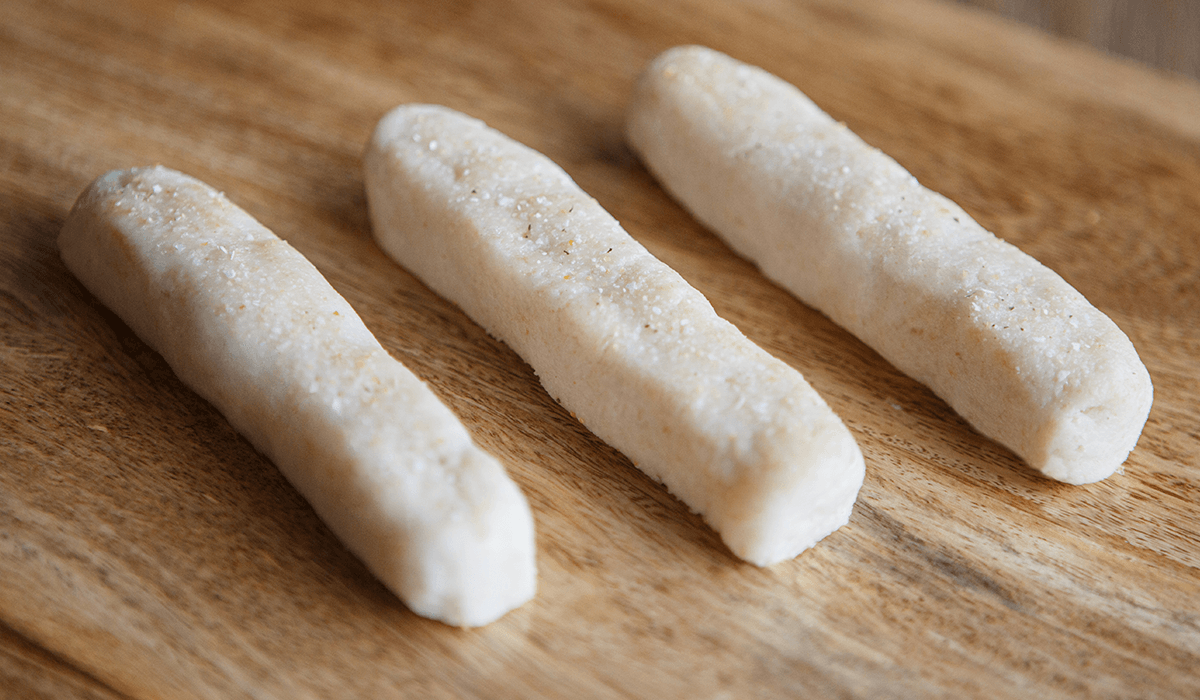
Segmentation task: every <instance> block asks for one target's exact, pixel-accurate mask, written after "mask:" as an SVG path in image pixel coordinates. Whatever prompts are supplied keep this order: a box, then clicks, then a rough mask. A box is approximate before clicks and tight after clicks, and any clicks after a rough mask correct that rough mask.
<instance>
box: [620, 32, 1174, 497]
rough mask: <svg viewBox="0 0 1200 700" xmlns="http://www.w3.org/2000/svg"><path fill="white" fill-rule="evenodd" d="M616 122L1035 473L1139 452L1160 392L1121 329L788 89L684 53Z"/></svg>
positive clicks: (706, 209)
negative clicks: (624, 122) (1136, 448)
mask: <svg viewBox="0 0 1200 700" xmlns="http://www.w3.org/2000/svg"><path fill="white" fill-rule="evenodd" d="M627 129H628V136H629V139H630V142H631V143H632V145H633V148H634V149H635V150H636V151H637V152H638V153H639V154H640V156H641V158H642V159H643V161H644V162H645V163H646V166H647V167H648V168H649V170H650V171H651V172H653V173H654V175H655V176H656V177H658V178H659V180H660V181H661V182H662V183H663V186H664V187H665V188H666V189H667V190H668V191H670V192H671V194H672V195H673V196H675V197H676V198H677V199H678V200H679V201H680V202H681V203H682V204H683V205H684V206H685V207H687V208H688V209H689V210H690V211H691V212H692V213H693V214H694V215H695V216H696V217H697V218H698V219H699V220H700V221H701V222H703V223H704V224H705V225H707V226H709V227H710V228H711V229H712V230H714V231H715V232H716V233H717V234H718V235H720V236H721V237H723V238H724V239H725V241H726V242H727V243H728V244H729V245H730V246H731V247H733V249H734V250H736V251H738V252H739V253H741V254H742V255H745V256H746V257H747V258H749V259H750V260H752V261H754V262H755V263H757V264H758V265H759V267H760V268H761V269H762V271H763V272H764V273H765V274H766V275H767V276H768V277H770V278H771V279H773V280H774V281H776V282H778V283H779V284H780V285H782V286H783V287H785V288H786V289H788V290H790V291H791V292H792V293H794V294H795V295H796V296H797V297H799V298H800V299H801V300H802V301H804V302H805V303H807V304H810V305H812V306H813V307H814V308H816V309H818V310H820V311H822V312H824V313H825V314H827V315H828V316H829V317H830V318H832V319H833V320H834V321H835V322H837V323H838V324H840V325H842V326H843V327H845V328H846V329H848V330H849V331H851V332H852V333H854V334H855V335H857V336H858V337H859V338H861V339H862V340H863V341H864V342H865V343H866V344H868V345H870V346H871V347H872V348H874V349H875V350H876V351H877V352H879V353H880V354H881V355H882V356H883V357H884V358H886V359H887V360H888V361H889V362H891V363H892V364H894V365H895V366H896V367H897V368H899V369H900V370H901V371H903V372H905V373H906V374H908V375H910V376H912V377H914V378H915V379H917V380H919V381H921V382H924V383H925V384H926V385H928V386H929V387H930V388H931V389H933V390H934V391H935V392H936V393H937V394H938V395H939V396H941V397H942V398H943V399H944V400H945V401H946V402H947V403H948V404H949V405H950V406H952V407H953V408H954V409H955V410H956V411H958V413H959V414H960V415H962V416H963V417H964V418H966V420H967V421H969V422H970V423H971V424H972V425H974V426H975V427H976V428H977V429H978V430H979V431H980V432H982V433H983V434H985V435H988V436H989V437H991V438H993V439H995V440H997V441H998V442H1000V443H1002V444H1004V445H1006V446H1008V447H1009V448H1010V449H1012V450H1013V451H1014V452H1016V453H1017V454H1018V455H1020V456H1021V457H1022V458H1024V459H1025V460H1026V461H1027V462H1028V463H1029V464H1030V465H1032V466H1033V467H1034V468H1036V469H1038V470H1040V471H1041V472H1043V473H1044V474H1046V475H1047V476H1049V477H1052V478H1054V479H1058V480H1061V481H1065V482H1069V483H1075V484H1078V483H1086V482H1091V481H1097V480H1099V479H1103V478H1105V477H1107V476H1109V475H1110V474H1112V473H1113V472H1114V471H1116V470H1117V469H1118V468H1119V467H1120V466H1121V464H1122V463H1123V462H1124V461H1125V459H1126V457H1127V456H1128V455H1129V452H1130V451H1131V450H1132V449H1133V447H1134V445H1135V444H1136V443H1137V440H1138V436H1139V435H1140V434H1141V430H1142V426H1143V425H1144V424H1145V422H1146V418H1147V415H1148V413H1149V411H1150V404H1151V401H1152V398H1153V387H1152V386H1151V383H1150V376H1149V374H1148V373H1147V371H1146V368H1145V366H1143V364H1142V362H1141V360H1140V359H1139V358H1138V355H1137V352H1136V351H1135V350H1134V348H1133V345H1132V343H1130V342H1129V339H1128V338H1127V337H1126V336H1125V335H1124V334H1123V333H1122V332H1121V330H1120V329H1119V328H1117V326H1116V324H1114V323H1113V322H1112V321H1111V320H1110V319H1109V318H1108V317H1107V316H1105V315H1104V314H1103V313H1101V312H1100V311H1098V310H1097V309H1096V308H1095V307H1093V306H1092V305H1091V304H1089V303H1088V301H1087V300H1086V299H1084V298H1083V296H1082V295H1081V294H1079V292H1077V291H1076V290H1075V289H1074V288H1072V287H1071V286H1070V285H1068V284H1067V283H1066V282H1065V281H1063V279H1062V278H1061V277H1059V276H1058V275H1057V274H1055V273H1054V272H1052V271H1051V270H1049V269H1047V268H1046V267H1044V266H1043V265H1041V264H1040V263H1038V262H1037V261H1036V260H1034V259H1033V258H1032V257H1030V256H1028V255H1026V254H1024V253H1022V252H1021V251H1020V250H1018V249H1017V248H1016V247H1015V246H1012V245H1010V244H1008V243H1005V242H1004V241H1001V240H999V239H997V238H996V237H995V236H993V235H992V234H990V233H988V232H987V231H985V230H984V229H983V228H982V227H981V226H979V224H977V223H976V222H975V221H974V220H972V219H971V217H969V216H968V215H967V214H966V212H964V211H963V210H962V209H961V208H960V207H958V206H957V205H955V204H954V203H953V202H951V201H950V200H948V199H946V198H945V197H943V196H941V195H939V194H937V193H935V192H931V191H930V190H928V189H926V188H924V187H922V186H921V185H920V184H919V183H918V182H917V181H916V179H915V178H914V177H913V176H912V175H911V174H909V173H908V172H907V171H906V170H904V169H903V168H902V167H901V166H900V165H899V164H898V163H896V162H895V161H894V160H892V159H891V158H889V157H887V156H886V155H884V154H883V153H881V152H880V151H879V150H877V149H875V148H872V147H870V146H868V145H867V144H866V143H864V142H863V141H862V140H861V139H859V138H858V137H857V136H856V135H854V134H853V133H852V132H851V131H850V130H849V129H847V128H846V126H845V125H843V124H840V123H837V122H835V121H834V120H833V119H831V118H830V117H829V116H828V115H826V114H825V113H824V112H822V111H821V110H820V109H819V108H818V107H817V106H816V105H815V104H813V102H812V101H811V100H809V99H808V98H807V97H805V96H804V95H803V94H801V93H800V91H799V90H797V89H796V88H795V87H793V86H791V85H789V84H788V83H786V82H784V81H782V80H780V79H778V78H776V77H774V76H772V75H770V74H768V73H767V72H765V71H763V70H761V69H759V68H755V67H752V66H748V65H746V64H744V63H741V62H738V61H736V60H734V59H732V58H730V57H728V56H726V55H724V54H721V53H718V52H716V51H713V50H711V49H706V48H703V47H698V46H687V47H677V48H674V49H671V50H668V51H667V52H665V53H663V54H662V55H660V56H659V57H658V58H656V59H655V60H654V61H653V62H652V63H651V64H650V66H649V67H648V68H647V69H646V71H645V72H644V74H643V75H642V77H641V78H640V79H639V81H638V84H637V87H636V89H635V93H634V97H633V100H632V104H631V106H630V108H629V115H628V124H627Z"/></svg>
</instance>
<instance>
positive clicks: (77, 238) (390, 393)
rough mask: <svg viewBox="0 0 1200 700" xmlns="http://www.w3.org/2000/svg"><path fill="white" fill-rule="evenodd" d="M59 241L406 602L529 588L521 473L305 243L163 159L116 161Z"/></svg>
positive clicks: (77, 266)
mask: <svg viewBox="0 0 1200 700" xmlns="http://www.w3.org/2000/svg"><path fill="white" fill-rule="evenodd" d="M59 247H60V250H61V252H62V257H63V260H64V261H65V262H66V264H67V266H68V267H69V268H70V269H71V271H72V272H73V273H75V275H76V276H77V277H79V279H80V280H81V281H82V282H83V283H84V285H85V286H87V287H88V288H89V289H90V290H91V291H92V292H93V293H94V294H95V295H96V296H97V297H98V298H99V299H100V300H101V301H102V302H104V304H105V305H107V306H108V307H109V308H111V309H112V310H113V311H115V312H116V313H117V314H118V315H119V316H120V317H121V318H122V319H123V320H124V321H125V322H126V323H127V324H129V326H130V327H131V328H132V329H133V330H134V331H135V332H136V333H137V334H138V336H139V337H141V338H142V339H143V340H144V341H145V342H146V343H147V344H149V345H150V346H151V347H152V348H154V349H155V350H157V351H158V352H159V353H161V354H162V356H163V357H164V358H165V359H166V360H167V362H168V364H170V366H171V368H172V369H173V370H174V371H175V373H176V374H177V375H178V376H179V378H180V379H181V380H183V382H184V383H186V384H187V385H189V386H190V387H192V388H193V389H194V390H195V391H196V392H197V393H199V394H200V395H201V396H203V397H204V398H206V399H207V400H208V401H210V402H211V403H212V404H213V405H214V406H216V407H217V408H218V409H219V410H220V411H221V412H222V413H223V414H224V415H225V416H226V418H228V420H229V422H230V423H231V424H232V425H233V426H234V427H235V428H236V429H237V430H238V431H239V432H241V433H242V434H243V435H245V436H246V437H247V438H248V439H249V440H250V442H251V443H253V444H254V446H255V447H256V448H258V449H259V450H260V451H261V452H263V453H264V454H265V455H267V456H268V457H269V458H270V459H271V460H272V461H273V462H274V463H275V464H276V466H278V467H279V469H280V470H281V471H282V472H283V474H284V475H285V476H286V477H287V478H288V480H289V481H291V483H292V484H294V485H295V486H296V488H297V489H298V490H299V491H300V492H301V493H302V494H303V495H304V496H305V498H307V499H308V501H309V502H310V503H311V504H312V506H313V508H314V509H315V510H316V511H317V513H318V514H319V515H320V516H321V518H322V519H323V520H324V521H325V522H326V523H327V524H328V525H329V527H330V528H331V529H332V530H333V531H334V532H335V533H336V534H337V536H338V537H339V538H340V539H341V540H342V541H343V542H344V543H345V544H346V546H347V547H348V548H349V549H350V550H351V551H353V552H354V553H355V554H357V555H358V556H359V557H360V558H361V559H362V560H363V561H364V562H365V563H366V564H367V566H368V567H369V568H370V569H371V570H372V572H373V573H375V575H376V576H378V577H379V579H380V580H381V581H383V583H384V584H385V585H387V586H388V587H389V588H390V589H391V590H393V591H394V592H395V593H396V594H397V596H399V597H400V599H401V600H403V601H404V602H405V604H407V605H408V606H409V608H410V609H412V610H413V611H414V612H416V613H418V614H420V615H423V616H426V617H432V618H435V619H439V620H442V621H444V622H447V623H449V624H452V625H461V626H474V625H481V624H484V623H487V622H490V621H491V620H494V619H495V618H497V617H499V616H500V615H502V614H503V613H504V612H506V611H508V610H510V609H511V608H513V607H516V606H518V605H520V604H521V603H523V602H525V601H527V600H529V599H530V598H531V597H532V596H533V594H534V589H535V577H536V572H535V563H534V535H533V521H532V516H531V513H530V510H529V506H528V504H527V503H526V500H525V498H524V496H523V495H522V494H521V492H520V490H519V489H518V488H517V486H516V485H515V484H514V483H513V482H512V480H511V479H509V477H508V476H507V475H506V474H505V473H504V470H503V468H502V467H501V466H500V465H499V463H497V462H496V461H495V460H494V459H493V458H492V457H490V456H489V455H487V454H485V453H484V452H482V451H481V450H480V449H479V448H478V447H476V446H475V445H474V444H473V443H472V441H471V438H470V436H469V434H468V433H467V431H466V429H465V428H464V427H463V425H462V423H461V422H460V421H459V420H458V419H457V417H455V416H454V414H452V413H451V412H450V410H449V409H448V408H446V406H445V405H444V404H442V403H441V402H440V401H439V400H438V399H437V397H436V396H434V395H433V393H432V392H431V391H430V390H429V388H428V387H426V386H425V385H424V384H423V383H422V382H421V381H420V380H419V379H418V378H417V377H416V376H415V375H413V374H412V373H411V372H410V371H409V370H407V369H406V368H405V367H404V366H403V365H401V364H400V363H399V362H397V361H396V360H394V359H393V358H392V357H391V356H389V355H388V353H387V352H386V351H385V350H384V348H383V347H382V346H381V345H380V344H379V342H378V341H377V340H376V338H375V337H374V336H373V335H372V334H371V332H370V331H369V330H368V329H367V327H366V326H365V325H364V324H363V322H362V320H361V319H360V318H359V316H358V315H357V314H356V313H355V312H354V310H353V309H352V308H351V307H350V305H349V304H348V303H347V302H346V301H345V299H343V298H342V297H341V296H340V295H339V294H338V293H337V292H336V291H335V290H334V289H333V287H331V286H330V285H329V283H328V282H327V281H326V280H325V278H324V277H323V276H322V275H321V274H320V272H318V271H317V269H316V268H315V267H313V266H312V264H311V263H309V262H308V260H306V259H305V258H304V256H302V255H301V254H300V253H299V252H297V251H296V250H295V249H293V248H292V247H291V246H290V245H288V244H287V243H286V242H284V241H283V240H281V239H280V238H278V237H277V236H275V234H274V233H272V232H271V231H269V230H268V229H266V228H264V227H263V226H262V225H260V224H259V223H258V222H257V221H255V220H254V219H253V218H252V217H251V216H250V215H249V214H247V213H246V212H244V211H243V210H241V209H240V208H238V207H237V206H235V205H234V204H232V203H231V202H230V201H229V200H228V199H226V198H225V197H224V195H222V194H221V193H218V192H217V191H215V190H213V189H212V188H210V187H208V186H207V185H205V184H204V183H202V182H200V181H198V180H195V179H193V178H191V177H188V176H186V175H183V174H180V173H178V172H175V171H172V170H169V169H166V168H162V167H155V168H139V169H134V170H127V171H114V172H111V173H108V174H106V175H104V176H102V177H100V178H99V179H97V180H96V181H95V182H94V183H92V185H91V186H90V187H89V188H88V189H87V190H86V191H85V192H84V193H83V194H82V195H81V196H80V198H79V200H78V201H77V202H76V204H75V206H74V208H73V209H72V211H71V214H70V216H69V217H68V220H67V223H66V225H65V227H64V228H63V232H62V234H61V236H60V238H59Z"/></svg>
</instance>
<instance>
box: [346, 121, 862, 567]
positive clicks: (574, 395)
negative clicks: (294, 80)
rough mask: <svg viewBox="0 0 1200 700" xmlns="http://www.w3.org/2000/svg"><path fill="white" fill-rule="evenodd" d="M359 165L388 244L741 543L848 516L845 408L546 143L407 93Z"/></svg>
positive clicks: (740, 552) (802, 538)
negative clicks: (582, 183) (735, 319)
mask: <svg viewBox="0 0 1200 700" xmlns="http://www.w3.org/2000/svg"><path fill="white" fill-rule="evenodd" d="M365 167H366V181H367V194H368V202H369V207H370V211H371V219H372V223H373V226H374V231H375V235H376V238H377V239H378V241H379V243H380V245H381V246H382V247H383V249H384V250H385V251H387V252H388V253H389V254H390V255H391V256H392V257H394V258H395V259H396V260H397V261H398V262H400V263H401V264H402V265H404V266H405V267H406V268H408V269H409V270H411V271H412V272H413V273H415V274H416V275H417V276H418V277H420V278H421V279H422V280H424V281H425V282H426V283H427V284H428V285H430V286H431V287H432V288H433V289H434V290H435V291H437V292H438V293H439V294H441V295H443V296H445V297H446V298H448V299H450V300H452V301H454V302H455V303H456V304H458V305H459V306H460V307H461V308H462V309H463V310H464V311H466V313H467V314H468V315H470V316H471V317H472V318H473V319H475V321H477V322H478V323H480V324H481V325H482V326H483V327H484V328H486V329H487V330H488V331H489V332H490V333H492V334H493V335H495V336H496V337H498V338H500V339H501V340H503V341H504V342H506V343H508V344H509V346H511V347H512V348H513V349H514V350H515V351H516V352H517V353H518V354H520V355H521V356H522V357H523V358H524V359H525V360H526V361H527V362H528V363H529V364H530V365H531V366H532V367H533V368H534V370H535V371H536V372H537V374H538V377H539V378H540V380H541V382H542V384H543V385H544V386H545V388H546V390H547V391H548V392H549V393H550V394H551V395H552V396H553V397H554V398H556V399H557V400H558V401H559V402H560V403H562V405H563V406H565V407H566V408H568V409H569V410H570V411H571V412H572V413H573V414H574V415H575V416H576V417H577V418H578V419H579V420H580V421H581V422H582V423H583V424H584V425H586V426H587V427H588V428H589V429H590V430H591V431H592V432H594V433H595V434H596V435H597V436H599V437H600V438H602V439H603V440H605V441H606V442H608V443H609V444H611V445H613V446H614V447H616V448H617V449H619V450H621V451H622V452H623V453H625V455H626V456H628V457H629V458H630V459H631V460H632V461H633V462H634V464H636V465H637V466H638V467H639V468H640V469H642V470H643V471H644V472H646V473H647V474H649V475H650V476H652V477H654V478H655V479H658V480H660V481H662V482H663V483H664V484H665V485H666V486H667V487H668V488H669V489H670V491H671V492H672V493H674V494H675V495H676V496H677V497H679V498H680V499H681V500H683V501H684V502H685V503H686V504H688V505H689V506H690V507H691V508H692V509H693V510H695V511H697V512H699V513H700V514H702V515H703V516H704V518H705V520H706V521H707V522H708V523H709V524H710V525H711V526H712V527H713V528H714V529H715V530H716V531H717V532H718V533H719V534H720V535H721V537H722V539H723V541H724V542H725V543H726V544H727V545H728V546H729V548H730V550H731V551H732V552H733V553H734V554H736V555H737V556H739V557H741V558H743V559H746V560H748V561H751V562H753V563H755V564H759V565H766V564H771V563H774V562H778V561H781V560H784V559H789V558H792V557H794V556H796V555H797V554H798V553H799V552H801V551H803V550H804V549H806V548H808V547H810V546H812V545H813V544H814V543H816V542H817V541H818V540H820V539H821V538H823V537H825V536H826V535H828V534H829V533H831V532H832V531H834V530H835V529H837V528H838V527H840V526H841V525H843V524H845V523H846V522H847V520H848V518H849V516H850V512H851V509H852V507H853V504H854V501H855V499H856V496H857V493H858V490H859V487H860V486H861V485H862V481H863V472H864V466H863V458H862V454H861V453H860V451H859V449H858V446H857V444H856V443H855V441H854V439H853V437H852V435H851V434H850V432H849V431H848V430H847V428H846V427H845V426H844V425H843V424H842V422H841V420H840V419H839V418H838V417H837V416H836V415H834V413H833V412H832V410H831V409H830V408H829V407H828V405H827V404H826V403H825V402H824V400H822V399H821V397H820V396H818V394H817V393H816V391H814V390H813V389H812V387H810V386H809V385H808V383H807V382H806V381H805V380H804V378H803V377H802V376H801V375H800V373H798V372H797V371H795V370H794V369H792V368H791V367H789V366H788V365H786V364H785V363H784V362H782V361H780V360H778V359H776V358H774V357H772V356H771V355H770V354H768V353H767V352H766V351H764V350H762V349H761V348H759V347H758V346H757V345H755V344H754V343H752V342H750V341H749V340H748V339H747V338H746V337H745V336H744V335H743V334H742V333H741V332H740V331H738V330H737V329H736V328H735V327H734V326H733V325H732V324H730V323H728V322H726V321H724V320H722V319H721V318H719V317H718V316H717V315H716V313H715V312H714V311H713V309H712V306H711V305H710V304H709V303H708V300H707V299H705V298H704V296H703V295H702V294H700V293H699V292H698V291H696V290H695V289H694V288H693V287H691V286H690V285H689V284H687V283H686V282H685V281H684V280H683V278H682V277H680V276H679V275H678V274H677V273H675V272H674V271H673V270H671V269H670V268H669V267H667V266H666V265H665V264H663V263H662V262H661V261H659V260H657V259H656V258H654V257H653V256H652V255H651V254H650V253H649V252H648V251H646V249H645V248H644V247H642V246H641V245H640V244H639V243H637V242H636V241H635V240H634V239H633V238H631V237H630V236H629V234H627V233H626V232H625V231H624V229H622V228H621V226H620V225H619V224H618V223H617V222H616V220H615V219H613V218H612V216H611V215H609V214H608V212H606V211H605V210H604V209H603V208H602V207H601V206H600V205H599V203H597V202H596V200H595V199H593V198H592V197H590V196H588V195H587V194H586V193H584V192H583V191H582V190H581V189H580V188H579V187H578V185H576V184H575V183H574V181H572V180H571V178H570V177H569V176H568V175H567V174H566V173H565V172H564V171H563V170H562V169H561V168H560V167H558V166H557V165H555V164H554V163H553V162H552V161H550V160H549V159H548V158H546V157H545V156H543V155H541V154H540V153H537V152H536V151H534V150H532V149H530V148H527V147H525V146H523V145H521V144H519V143H517V142H515V141H513V140H511V139H509V138H508V137H506V136H504V135H502V134H500V133H499V132H497V131H495V130H493V129H490V128H488V127H487V126H486V125H484V124H483V123H482V122H480V121H478V120H475V119H472V118H469V117H467V116H465V115H462V114H460V113H457V112H454V111H452V110H449V109H446V108H443V107H437V106H429V105H407V106H402V107H399V108H397V109H395V110H393V111H392V112H391V113H389V114H388V115H387V116H385V117H384V118H383V119H382V120H381V121H380V123H379V125H378V126H377V128H376V131H375V134H374V136H373V137H372V139H371V142H370V144H369V145H368V148H367V154H366V166H365Z"/></svg>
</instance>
